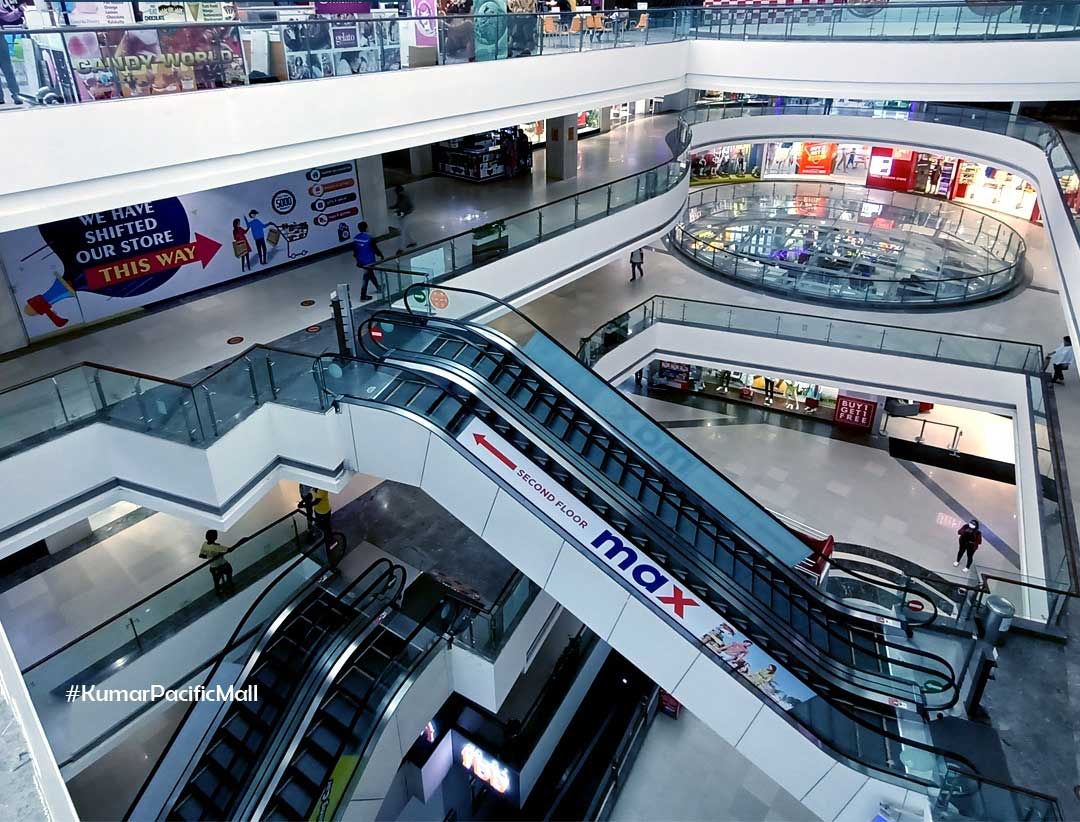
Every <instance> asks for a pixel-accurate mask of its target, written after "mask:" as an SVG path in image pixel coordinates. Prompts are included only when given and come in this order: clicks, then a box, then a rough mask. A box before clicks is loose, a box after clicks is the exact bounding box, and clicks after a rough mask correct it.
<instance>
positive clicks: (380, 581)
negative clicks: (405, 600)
mask: <svg viewBox="0 0 1080 822" xmlns="http://www.w3.org/2000/svg"><path fill="white" fill-rule="evenodd" d="M383 565H386V569H385V570H383V571H382V572H380V573H379V574H378V575H377V576H376V577H375V578H374V579H373V580H372V581H371V582H370V584H369V585H368V586H367V588H365V589H364V591H363V592H362V593H361V594H359V595H358V596H356V597H353V598H352V600H351V601H350V602H349V605H350V606H351V604H352V603H355V602H359V601H362V600H365V599H367V598H368V597H369V596H372V595H373V594H374V593H375V592H376V590H377V589H379V588H381V587H386V588H387V590H389V586H388V585H387V583H388V582H391V583H392V580H393V578H394V577H395V576H396V574H397V572H398V570H399V569H400V570H401V572H402V574H404V569H403V568H402V567H401V566H400V565H397V564H395V563H394V562H392V561H391V560H390V559H389V558H388V557H380V558H378V559H376V560H375V561H374V562H373V563H371V565H369V566H368V567H367V568H365V569H364V571H363V572H362V573H361V574H359V575H358V576H357V577H356V579H354V580H353V581H352V582H350V583H349V584H348V585H347V586H346V587H345V588H344V589H343V590H342V591H341V592H340V593H338V594H336V599H337V601H338V602H340V603H342V604H343V605H344V604H345V599H346V597H347V596H348V595H349V594H350V593H351V592H352V591H353V589H355V588H356V587H357V586H358V585H360V583H361V582H363V581H364V580H366V579H368V577H369V576H372V575H374V574H375V569H376V568H379V567H381V566H383ZM325 577H326V575H320V577H319V579H318V583H321V582H322V581H323V579H325ZM275 581H276V580H275ZM399 584H400V583H399ZM305 587H308V586H305ZM293 601H295V598H294V600H293ZM293 601H291V602H290V606H291V605H292V602H293ZM289 610H290V608H289V607H287V608H285V609H283V610H282V612H281V613H280V614H278V616H277V617H275V618H274V620H273V623H271V626H270V629H268V631H272V630H274V629H275V628H276V627H277V626H280V625H281V624H283V623H284V619H283V616H284V615H285V614H286V613H288V611H289ZM270 636H272V634H269V633H268V635H267V636H266V637H265V638H264V640H260V642H259V643H257V644H256V646H255V649H254V650H253V653H252V656H251V657H249V658H248V660H247V662H246V663H245V666H244V672H243V673H250V670H251V667H252V665H253V664H254V663H255V662H256V661H257V657H258V654H259V652H260V649H261V648H264V647H265V646H266V641H268V640H269V638H270ZM330 636H332V635H330V634H328V635H326V636H324V637H323V638H322V642H320V643H317V644H316V645H314V646H312V647H311V648H308V649H307V652H306V654H305V660H307V659H310V658H311V657H313V656H314V655H315V653H316V652H317V651H318V650H319V649H320V648H321V647H322V645H323V643H325V642H326V641H328V640H329V638H330ZM219 664H220V663H219ZM216 670H217V666H215V670H214V672H212V673H211V675H210V676H209V677H208V678H207V679H206V682H207V683H209V682H211V681H212V680H213V673H216ZM226 710H227V708H226ZM218 717H219V721H218V722H215V723H213V724H211V725H210V726H209V727H208V728H207V729H206V730H205V731H204V733H203V735H202V738H201V739H200V741H199V744H198V745H197V746H196V747H195V755H194V756H193V757H192V759H191V761H190V763H189V767H188V768H185V770H184V771H183V773H182V774H181V780H178V782H177V784H176V786H174V788H173V791H172V793H171V795H170V799H169V803H170V805H171V804H173V803H174V802H175V801H176V795H177V790H179V791H181V792H182V791H183V786H182V785H181V784H180V782H181V781H185V780H186V779H187V778H188V777H189V775H190V773H191V766H195V767H197V766H198V763H199V761H200V760H201V759H202V757H203V756H204V755H205V754H206V751H207V745H209V744H210V742H212V741H213V737H214V734H215V733H216V732H217V731H218V729H219V728H220V727H221V725H220V718H221V717H222V714H220V713H219V715H218ZM185 719H187V717H186V716H185ZM167 750H168V749H166V750H165V751H163V752H162V758H163V757H164V754H165V753H166V752H167ZM158 761H159V762H160V761H161V759H159V760H158Z"/></svg>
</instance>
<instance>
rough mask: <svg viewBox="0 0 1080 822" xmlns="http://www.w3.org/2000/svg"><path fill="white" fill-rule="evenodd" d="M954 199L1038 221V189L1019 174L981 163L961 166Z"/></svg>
mask: <svg viewBox="0 0 1080 822" xmlns="http://www.w3.org/2000/svg"><path fill="white" fill-rule="evenodd" d="M953 199H955V200H959V201H960V202H964V203H971V204H972V205H975V206H980V207H982V208H986V209H990V210H992V211H998V212H1001V213H1002V214H1009V215H1011V216H1014V217H1021V218H1023V219H1025V220H1036V219H1038V200H1039V195H1038V192H1037V191H1036V190H1035V186H1033V185H1032V184H1031V183H1029V182H1028V181H1027V180H1025V179H1024V178H1023V177H1021V176H1020V175H1018V174H1013V173H1012V172H1010V171H1006V170H1005V169H1003V168H995V167H994V166H987V165H983V164H982V163H973V162H971V161H969V160H964V161H963V162H962V163H960V172H959V175H958V177H957V181H956V188H955V193H954V194H953Z"/></svg>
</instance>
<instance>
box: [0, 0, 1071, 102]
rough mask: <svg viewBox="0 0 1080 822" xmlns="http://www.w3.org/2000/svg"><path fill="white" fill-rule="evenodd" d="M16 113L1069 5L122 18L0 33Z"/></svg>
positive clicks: (1012, 24) (943, 34)
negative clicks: (12, 72)
mask: <svg viewBox="0 0 1080 822" xmlns="http://www.w3.org/2000/svg"><path fill="white" fill-rule="evenodd" d="M4 36H5V37H6V38H7V44H6V45H7V47H8V49H9V51H10V53H11V57H12V62H13V63H14V64H15V65H17V66H18V67H19V71H18V73H17V75H16V76H19V75H21V76H22V77H23V78H24V79H25V81H26V83H27V88H20V89H19V90H18V95H19V99H20V101H21V102H24V103H28V104H30V107H37V106H48V105H57V104H71V103H89V102H98V101H102V100H114V99H124V98H133V97H146V96H156V95H162V94H176V93H184V92H190V91H203V90H209V89H219V88H229V87H235V86H246V85H255V84H261V83H270V82H296V81H308V80H319V79H323V78H328V77H340V76H344V75H355V74H368V73H382V72H388V71H400V70H403V69H409V68H416V67H420V66H431V65H444V64H452V63H466V62H484V61H491V60H507V59H516V58H521V57H533V56H540V55H548V54H564V53H572V52H584V51H599V50H607V49H619V48H632V47H637V46H647V45H655V44H662V43H673V42H681V41H687V40H749V39H755V40H756V39H763V40H773V39H783V40H794V39H801V40H838V41H839V40H882V39H886V40H903V41H939V40H961V41H965V40H982V41H985V40H1030V39H1050V38H1058V39H1060V38H1073V37H1077V36H1080V4H1078V3H1077V2H1076V0H1062V1H1061V2H1057V3H1053V4H1042V5H1037V4H1032V3H1018V4H1008V5H1006V4H1000V5H998V4H985V5H981V6H980V5H974V6H973V5H971V4H969V3H964V2H956V0H951V2H943V3H911V2H909V3H889V4H888V5H885V4H881V3H844V2H838V1H837V0H834V2H828V3H823V4H820V5H815V6H813V7H812V8H803V7H790V8H784V7H779V8H778V7H776V6H773V5H768V4H766V3H761V4H757V3H751V4H748V5H739V6H731V7H727V6H714V7H711V8H707V9H706V8H698V7H694V8H669V9H649V10H648V11H630V10H625V9H615V10H611V11H597V12H592V13H580V12H561V13H555V14H552V13H547V12H540V13H515V14H476V15H431V16H415V17H399V16H397V15H393V14H390V15H385V16H384V15H383V14H379V13H376V14H372V15H370V16H368V15H364V16H359V17H352V18H350V17H339V18H333V19H325V18H318V17H312V18H309V19H305V20H289V21H282V22H263V21H259V20H239V21H220V22H213V23H149V24H147V23H131V24H121V25H115V26H106V25H101V26H97V27H94V28H77V27H55V28H39V29H15V28H11V29H6V30H5V32H4Z"/></svg>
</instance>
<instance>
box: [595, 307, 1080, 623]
mask: <svg viewBox="0 0 1080 822" xmlns="http://www.w3.org/2000/svg"><path fill="white" fill-rule="evenodd" d="M656 323H670V324H675V325H693V326H696V327H701V328H713V329H716V330H720V331H726V332H735V333H740V334H750V335H754V336H767V337H775V338H778V339H789V340H796V341H799V342H811V343H819V344H823V345H829V346H835V347H838V348H853V349H857V350H861V351H872V352H881V353H886V354H897V355H900V356H905V357H916V358H919V359H928V360H935V361H939V362H949V363H957V364H960V365H968V366H975V367H979V368H991V369H994V370H997V371H1014V372H1018V373H1022V374H1026V375H1027V376H1028V383H1029V387H1030V396H1031V404H1032V409H1033V423H1034V428H1035V436H1036V440H1035V442H1034V443H1033V448H1035V449H1036V456H1038V457H1039V469H1040V476H1041V480H1042V488H1041V494H1040V506H1041V507H1040V524H1041V530H1042V541H1043V551H1044V560H1045V563H1046V567H1045V574H1044V575H1041V576H1037V575H1025V574H1020V573H1013V572H1009V571H1003V570H999V569H996V568H988V567H985V566H982V565H980V564H979V563H976V564H975V565H974V566H973V569H974V576H968V575H963V576H960V575H952V574H948V573H939V574H936V575H935V578H934V579H931V580H930V582H934V581H936V579H937V578H944V579H946V580H947V581H949V582H950V583H952V584H954V585H955V586H956V587H957V588H958V589H965V590H971V591H973V592H975V596H974V598H973V599H972V601H971V607H978V604H979V603H980V602H981V600H982V598H983V596H985V595H986V594H999V595H1001V596H1004V597H1005V598H1006V599H1008V600H1009V601H1010V602H1011V603H1012V604H1013V605H1014V606H1015V607H1016V615H1017V618H1018V619H1022V620H1025V621H1027V622H1028V624H1030V626H1031V627H1033V628H1038V629H1046V628H1048V627H1049V626H1051V625H1052V624H1053V623H1054V622H1056V621H1057V619H1058V617H1059V616H1060V615H1061V613H1062V609H1063V607H1064V604H1065V602H1066V600H1067V597H1068V596H1069V595H1071V594H1073V593H1075V592H1076V590H1077V589H1078V587H1080V586H1078V585H1077V582H1076V571H1075V569H1074V568H1072V566H1071V560H1070V557H1072V556H1074V555H1075V547H1074V546H1075V536H1074V535H1075V533H1076V530H1075V527H1074V520H1073V515H1072V507H1071V501H1070V498H1069V492H1068V487H1067V485H1066V484H1065V483H1060V482H1058V481H1057V480H1056V477H1059V476H1061V468H1060V466H1061V464H1062V462H1063V461H1064V456H1063V454H1062V453H1061V451H1060V449H1061V444H1060V442H1058V440H1057V437H1056V431H1057V430H1058V426H1057V423H1056V418H1055V420H1054V421H1051V422H1050V424H1048V423H1047V418H1046V408H1047V405H1048V403H1047V395H1046V393H1045V392H1046V388H1045V382H1044V379H1043V377H1044V375H1043V370H1042V361H1043V354H1042V348H1041V346H1039V345H1036V344H1034V343H1022V342H1012V341H1009V340H995V339H989V338H984V337H970V336H966V335H962V334H946V333H942V332H937V331H927V330H923V329H916V328H902V327H898V326H889V325H880V324H877V323H866V322H859V321H855V320H839V319H833V318H831V317H823V316H816V315H811V314H795V313H792V312H786V311H773V310H770V309H762V308H746V307H743V306H735V305H726V304H722V303H709V302H703V301H699V300H688V299H684V298H680V297H667V296H656V297H652V298H650V299H648V300H646V301H644V302H643V303H641V304H639V305H637V306H635V307H634V308H632V309H630V310H629V311H626V312H624V313H623V314H620V315H618V316H617V317H614V318H612V319H611V320H610V321H608V322H607V323H605V324H604V325H602V326H600V327H599V328H597V329H596V330H595V331H594V332H593V333H592V334H590V335H589V336H588V337H584V338H582V340H581V345H580V347H579V349H578V359H580V360H581V361H582V362H583V363H584V364H585V365H588V366H590V367H591V366H594V365H595V364H596V363H597V362H598V361H599V360H600V359H601V358H602V357H603V356H604V355H605V354H607V353H609V352H611V351H613V350H614V349H615V348H617V347H618V346H620V345H622V343H624V342H625V341H626V340H628V339H629V338H630V337H632V336H633V335H635V334H639V333H640V332H641V331H644V330H645V329H647V328H649V327H650V326H652V325H654V324H656ZM1051 403H1052V399H1051ZM1052 432H1053V433H1052ZM951 442H952V440H951V439H950V440H949V443H951ZM1039 443H1045V447H1043V448H1041V449H1039V448H1037V446H1038V445H1039ZM969 615H970V611H969V610H966V611H965V613H963V615H962V616H963V618H964V619H966V618H967V617H968V616H969Z"/></svg>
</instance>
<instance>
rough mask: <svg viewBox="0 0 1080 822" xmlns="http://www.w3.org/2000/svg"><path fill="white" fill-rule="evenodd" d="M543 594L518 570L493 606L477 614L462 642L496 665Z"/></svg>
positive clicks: (462, 637)
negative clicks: (518, 627) (522, 619)
mask: <svg viewBox="0 0 1080 822" xmlns="http://www.w3.org/2000/svg"><path fill="white" fill-rule="evenodd" d="M539 593H540V586H539V585H537V584H536V583H535V582H533V581H532V580H531V579H529V578H528V577H527V576H525V575H524V574H523V573H521V572H520V571H514V573H512V574H511V575H510V578H509V579H508V580H507V581H506V584H505V585H504V586H503V588H502V590H501V591H500V592H499V595H498V596H497V597H496V598H495V601H494V602H493V603H492V604H491V605H490V607H488V608H485V609H484V610H480V611H477V612H476V614H475V615H474V616H473V618H472V620H471V621H470V622H469V624H468V626H467V627H466V628H465V629H464V630H463V631H462V632H461V634H460V635H459V636H458V641H459V642H461V643H463V644H465V645H468V646H469V647H470V648H471V649H472V650H473V651H475V652H476V653H477V654H479V655H480V656H482V657H483V658H484V659H487V660H488V661H490V662H494V661H495V659H496V657H498V655H499V652H500V651H501V650H502V649H503V647H504V646H505V645H506V641H507V639H508V638H509V637H510V634H511V633H513V630H514V628H516V627H517V624H518V622H520V621H521V618H522V617H523V616H525V612H526V611H528V610H529V606H530V605H532V604H533V602H534V601H535V600H536V597H537V595H538V594H539Z"/></svg>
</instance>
